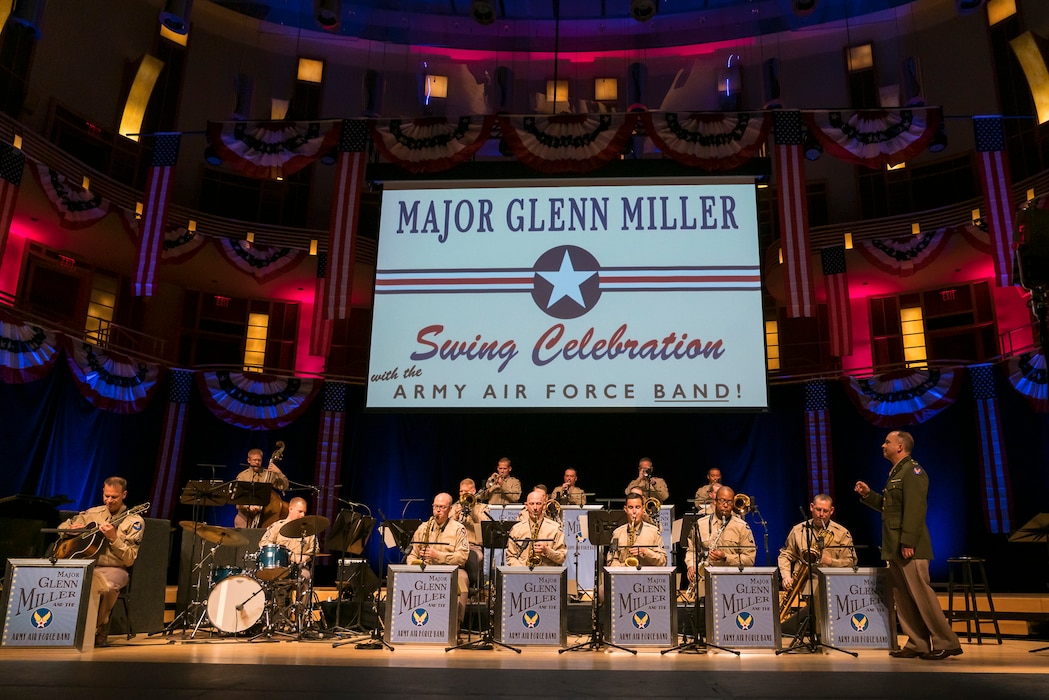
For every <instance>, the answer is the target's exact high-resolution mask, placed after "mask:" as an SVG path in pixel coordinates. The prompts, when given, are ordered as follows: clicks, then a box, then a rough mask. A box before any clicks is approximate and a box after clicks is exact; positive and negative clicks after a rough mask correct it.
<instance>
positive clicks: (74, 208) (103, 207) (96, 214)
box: [36, 163, 109, 229]
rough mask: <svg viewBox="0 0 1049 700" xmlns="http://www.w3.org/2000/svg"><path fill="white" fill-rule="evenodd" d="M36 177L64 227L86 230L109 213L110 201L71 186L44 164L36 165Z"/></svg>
mask: <svg viewBox="0 0 1049 700" xmlns="http://www.w3.org/2000/svg"><path fill="white" fill-rule="evenodd" d="M36 175H37V178H38V179H39V180H40V186H41V187H42V188H43V189H44V194H46V195H47V199H48V201H50V202H51V205H52V206H53V207H54V208H55V211H57V212H58V216H59V220H60V221H61V223H62V226H64V227H66V228H74V229H76V228H85V227H87V226H91V225H92V224H94V223H95V222H96V221H98V220H99V219H101V218H102V217H103V216H105V215H106V214H108V213H109V200H107V199H104V198H102V197H99V196H98V195H94V194H91V192H89V191H88V190H85V189H84V188H82V187H78V186H75V185H71V184H69V180H68V179H67V178H66V176H65V175H59V174H58V173H57V172H56V171H54V170H52V169H51V168H49V167H47V166H46V165H44V164H43V163H37V164H36Z"/></svg>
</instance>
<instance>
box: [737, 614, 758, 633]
mask: <svg viewBox="0 0 1049 700" xmlns="http://www.w3.org/2000/svg"><path fill="white" fill-rule="evenodd" d="M753 626H754V616H753V615H751V614H750V613H749V612H741V613H740V614H739V615H736V627H738V628H740V629H741V630H743V631H746V630H749V629H750V628H751V627H753Z"/></svg>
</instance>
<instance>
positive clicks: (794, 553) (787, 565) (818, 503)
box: [778, 493, 856, 591]
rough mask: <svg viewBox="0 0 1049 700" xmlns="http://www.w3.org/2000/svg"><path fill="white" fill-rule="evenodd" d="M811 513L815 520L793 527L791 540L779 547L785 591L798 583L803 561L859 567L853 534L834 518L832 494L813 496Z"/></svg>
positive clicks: (788, 538) (781, 578)
mask: <svg viewBox="0 0 1049 700" xmlns="http://www.w3.org/2000/svg"><path fill="white" fill-rule="evenodd" d="M809 512H810V513H812V519H811V520H805V521H803V522H800V523H798V524H797V525H795V526H794V527H793V528H791V530H790V534H788V535H787V541H786V542H785V543H784V545H783V548H782V549H780V550H779V561H778V563H779V575H780V581H781V582H782V584H783V590H785V591H789V590H790V589H791V586H793V585H794V573H795V572H796V571H797V570H798V568H799V567H800V566H801V563H802V562H807V563H809V564H812V563H816V564H817V565H818V566H826V567H831V568H839V569H840V568H845V567H849V566H856V547H855V545H854V544H853V542H852V533H850V532H849V531H848V529H846V528H845V526H844V525H841V524H839V523H836V522H834V521H833V520H831V516H832V515H834V501H833V500H832V499H831V497H830V496H828V495H827V494H825V493H821V494H819V495H818V496H816V497H815V498H813V499H812V503H810V504H809ZM810 546H811V547H812V551H811V553H810V551H809V547H810Z"/></svg>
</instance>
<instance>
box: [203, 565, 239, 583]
mask: <svg viewBox="0 0 1049 700" xmlns="http://www.w3.org/2000/svg"><path fill="white" fill-rule="evenodd" d="M243 571H244V569H242V568H240V567H239V566H216V567H215V568H214V569H212V570H211V585H212V586H215V585H218V584H219V583H221V582H222V581H224V580H226V579H228V578H229V577H230V576H236V575H237V574H239V573H242V572H243Z"/></svg>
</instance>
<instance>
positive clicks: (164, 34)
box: [160, 24, 189, 46]
mask: <svg viewBox="0 0 1049 700" xmlns="http://www.w3.org/2000/svg"><path fill="white" fill-rule="evenodd" d="M160 38H161V39H167V40H168V41H170V42H171V43H173V44H178V45H179V46H189V32H186V33H185V34H179V33H178V32H173V31H171V29H169V28H168V25H166V24H161V25H160Z"/></svg>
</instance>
